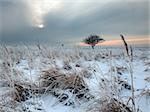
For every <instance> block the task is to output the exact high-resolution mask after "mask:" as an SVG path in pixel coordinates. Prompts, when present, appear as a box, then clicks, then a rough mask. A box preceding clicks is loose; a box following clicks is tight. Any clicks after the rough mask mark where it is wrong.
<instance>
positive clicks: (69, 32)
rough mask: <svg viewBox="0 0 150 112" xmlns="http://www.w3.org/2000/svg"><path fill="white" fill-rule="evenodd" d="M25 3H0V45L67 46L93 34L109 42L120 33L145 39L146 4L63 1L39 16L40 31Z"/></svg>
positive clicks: (20, 0)
mask: <svg viewBox="0 0 150 112" xmlns="http://www.w3.org/2000/svg"><path fill="white" fill-rule="evenodd" d="M27 1H28V0H13V1H11V0H1V1H0V7H1V8H2V11H3V12H2V15H1V22H2V27H1V29H0V31H1V32H2V35H1V38H2V41H6V42H8V41H9V42H18V41H36V40H40V41H43V42H50V43H57V42H60V41H61V42H71V41H79V40H82V39H81V38H84V37H85V36H88V35H89V34H93V33H94V34H100V35H103V36H105V35H112V37H110V38H109V39H116V38H113V37H114V36H116V35H119V34H120V33H123V34H125V35H149V29H148V24H149V16H148V0H143V1H140V0H132V1H129V0H126V1H122V0H106V1H105V2H99V0H94V1H93V0H92V1H91V0H86V1H85V0H77V1H73V0H70V1H68V0H64V1H63V2H61V7H59V9H58V10H56V9H55V10H51V11H49V12H47V13H45V14H44V15H43V17H42V19H43V24H44V25H45V27H44V29H38V28H36V27H33V26H32V22H33V21H32V19H33V18H32V16H33V12H34V11H33V8H32V5H31V2H29V1H28V2H27ZM118 37H119V36H118ZM103 38H105V37H103Z"/></svg>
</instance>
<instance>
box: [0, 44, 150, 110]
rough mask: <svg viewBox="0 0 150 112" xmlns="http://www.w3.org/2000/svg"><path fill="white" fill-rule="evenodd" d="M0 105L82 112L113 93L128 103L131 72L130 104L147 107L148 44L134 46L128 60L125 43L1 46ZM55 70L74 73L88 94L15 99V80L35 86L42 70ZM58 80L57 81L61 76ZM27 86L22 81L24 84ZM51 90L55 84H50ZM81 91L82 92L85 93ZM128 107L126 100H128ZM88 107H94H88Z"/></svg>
mask: <svg viewBox="0 0 150 112" xmlns="http://www.w3.org/2000/svg"><path fill="white" fill-rule="evenodd" d="M0 54H1V55H0V68H1V69H0V109H1V110H3V111H4V112H5V111H6V112H7V111H8V112H13V111H14V112H17V111H19V112H20V111H21V112H22V111H25V112H86V111H89V108H90V107H93V104H94V103H95V101H97V100H98V99H101V98H104V97H106V96H107V97H109V98H117V99H119V100H120V101H122V102H123V103H124V104H127V102H128V100H129V98H130V97H132V91H131V75H133V82H134V85H133V86H134V95H135V98H134V100H135V106H136V108H139V109H140V110H141V111H142V112H149V111H150V74H149V73H150V55H149V48H136V47H135V48H133V61H132V62H131V61H130V60H129V58H128V56H127V55H126V52H125V50H124V48H122V47H120V48H102V47H101V48H97V49H95V50H92V49H85V48H49V47H47V46H15V47H14V46H1V51H0ZM50 69H56V70H57V71H58V72H59V73H62V74H65V75H67V76H68V75H71V74H75V75H79V76H80V77H82V79H83V81H84V83H85V84H86V85H87V88H88V94H90V95H91V96H92V98H91V99H88V100H87V99H80V98H76V95H74V94H72V93H70V92H68V91H67V90H63V89H62V90H60V89H59V93H61V94H64V93H65V94H67V95H68V99H69V100H71V101H73V103H74V104H73V105H70V106H66V105H65V104H66V103H67V102H68V101H69V100H65V101H63V102H60V100H59V98H58V97H56V96H54V95H53V94H51V93H48V92H44V93H42V94H40V95H39V94H36V95H35V94H34V93H33V94H32V92H31V96H32V97H29V98H28V99H27V100H25V101H14V97H13V94H12V93H13V92H14V91H15V86H14V84H15V83H17V84H21V85H29V87H30V88H33V87H34V88H35V87H37V88H40V78H41V76H42V73H43V71H47V70H50ZM60 81H61V80H60ZM25 87H26V86H25ZM54 89H55V88H54ZM84 94H85V95H86V93H84ZM128 106H129V107H132V103H131V101H129V104H128ZM90 112H93V111H90Z"/></svg>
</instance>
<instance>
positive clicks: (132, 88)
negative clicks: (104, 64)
mask: <svg viewBox="0 0 150 112" xmlns="http://www.w3.org/2000/svg"><path fill="white" fill-rule="evenodd" d="M120 36H121V38H122V40H123V43H124V46H125V49H126V52H127V55H128V57H129V71H130V76H131V90H132V106H133V107H132V111H136V108H135V107H136V106H135V95H134V91H135V90H134V83H133V70H132V63H131V62H132V59H131V55H132V57H133V51H132V49H130V50H131V54H129V47H128V44H127V42H126V40H125V38H124V36H123V35H122V34H121V35H120Z"/></svg>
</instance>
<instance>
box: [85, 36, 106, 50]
mask: <svg viewBox="0 0 150 112" xmlns="http://www.w3.org/2000/svg"><path fill="white" fill-rule="evenodd" d="M102 41H105V40H104V39H102V38H100V37H99V36H98V35H90V36H88V37H87V38H85V39H84V40H83V42H84V43H86V44H89V45H91V47H92V49H94V47H95V45H96V44H98V43H99V42H102Z"/></svg>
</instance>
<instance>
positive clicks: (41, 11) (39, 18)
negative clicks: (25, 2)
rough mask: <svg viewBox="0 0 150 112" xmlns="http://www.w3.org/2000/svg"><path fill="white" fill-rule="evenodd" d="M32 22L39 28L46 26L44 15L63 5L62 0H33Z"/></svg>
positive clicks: (31, 3)
mask: <svg viewBox="0 0 150 112" xmlns="http://www.w3.org/2000/svg"><path fill="white" fill-rule="evenodd" d="M30 6H31V10H32V23H33V25H34V26H36V27H38V28H44V20H43V18H44V16H45V15H46V14H47V13H50V12H51V11H55V10H58V9H59V8H60V7H61V1H60V0H31V1H30Z"/></svg>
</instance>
